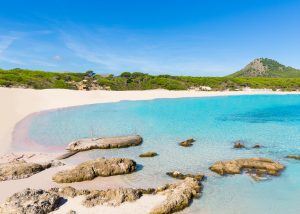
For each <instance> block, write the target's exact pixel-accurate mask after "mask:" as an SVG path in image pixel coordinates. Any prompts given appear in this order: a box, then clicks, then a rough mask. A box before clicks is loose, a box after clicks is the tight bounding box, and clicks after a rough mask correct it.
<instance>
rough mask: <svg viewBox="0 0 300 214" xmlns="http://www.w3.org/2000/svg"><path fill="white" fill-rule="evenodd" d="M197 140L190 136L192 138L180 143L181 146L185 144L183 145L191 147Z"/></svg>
mask: <svg viewBox="0 0 300 214" xmlns="http://www.w3.org/2000/svg"><path fill="white" fill-rule="evenodd" d="M195 141H196V140H194V139H193V138H190V139H187V140H185V141H182V142H180V143H179V145H180V146H183V147H190V146H192V145H193V143H194V142H195Z"/></svg>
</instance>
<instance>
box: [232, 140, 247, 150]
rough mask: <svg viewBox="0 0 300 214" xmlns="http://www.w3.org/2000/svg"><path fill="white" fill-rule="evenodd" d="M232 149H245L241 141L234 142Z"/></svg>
mask: <svg viewBox="0 0 300 214" xmlns="http://www.w3.org/2000/svg"><path fill="white" fill-rule="evenodd" d="M233 148H235V149H244V148H246V146H245V144H244V142H243V141H241V140H238V141H236V142H234V145H233Z"/></svg>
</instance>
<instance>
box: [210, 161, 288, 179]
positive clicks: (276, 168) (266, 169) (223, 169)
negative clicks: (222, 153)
mask: <svg viewBox="0 0 300 214" xmlns="http://www.w3.org/2000/svg"><path fill="white" fill-rule="evenodd" d="M284 168H285V167H284V165H282V164H281V163H279V162H275V161H273V160H271V159H267V158H248V159H237V160H231V161H218V162H216V163H215V164H213V165H212V166H211V167H210V168H209V169H210V170H212V171H214V172H216V173H218V174H220V175H227V174H241V173H242V172H243V171H246V172H248V173H251V174H254V175H259V176H260V177H261V176H262V175H272V176H277V175H279V174H280V172H281V171H282V170H283V169H284Z"/></svg>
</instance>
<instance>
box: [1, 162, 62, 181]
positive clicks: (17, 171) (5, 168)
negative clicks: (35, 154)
mask: <svg viewBox="0 0 300 214" xmlns="http://www.w3.org/2000/svg"><path fill="white" fill-rule="evenodd" d="M59 164H60V163H58V162H55V161H54V162H52V161H51V162H48V163H45V164H37V163H30V162H25V161H13V162H10V163H2V164H0V181H5V180H16V179H22V178H28V177H30V176H32V175H34V174H36V173H39V172H41V171H43V170H45V169H48V168H50V167H52V166H58V165H59Z"/></svg>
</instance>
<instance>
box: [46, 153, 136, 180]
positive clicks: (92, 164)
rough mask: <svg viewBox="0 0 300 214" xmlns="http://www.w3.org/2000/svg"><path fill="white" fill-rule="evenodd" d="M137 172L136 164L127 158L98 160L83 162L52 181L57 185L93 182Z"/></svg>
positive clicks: (61, 173)
mask: <svg viewBox="0 0 300 214" xmlns="http://www.w3.org/2000/svg"><path fill="white" fill-rule="evenodd" d="M135 170H136V162H135V161H133V160H130V159H127V158H110V159H105V158H98V159H96V160H90V161H86V162H83V163H81V164H79V165H78V166H76V167H75V168H73V169H70V170H64V171H61V172H58V173H57V174H55V175H54V176H53V177H52V179H53V180H54V181H55V182H57V183H71V182H80V181H86V180H92V179H94V178H96V177H98V176H103V177H106V176H112V175H122V174H128V173H131V172H134V171H135Z"/></svg>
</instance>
